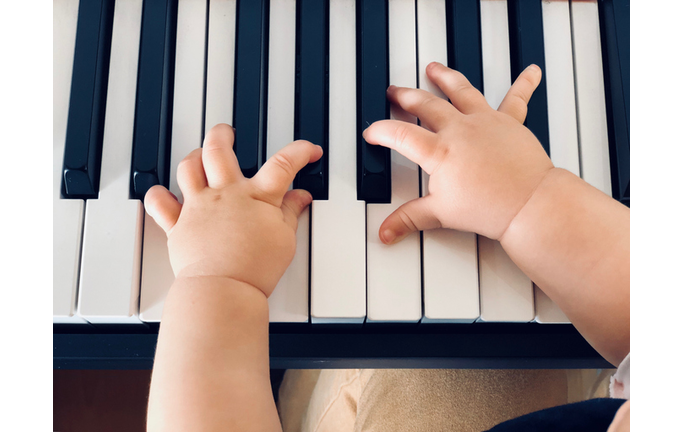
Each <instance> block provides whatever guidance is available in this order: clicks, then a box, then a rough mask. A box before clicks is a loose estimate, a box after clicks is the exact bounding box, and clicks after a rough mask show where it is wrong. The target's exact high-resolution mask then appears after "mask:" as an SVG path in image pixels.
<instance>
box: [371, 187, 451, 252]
mask: <svg viewBox="0 0 683 432" xmlns="http://www.w3.org/2000/svg"><path fill="white" fill-rule="evenodd" d="M429 203H430V197H429V195H428V196H426V197H422V198H417V199H414V200H412V201H408V202H407V203H405V204H403V205H402V206H401V207H399V208H397V209H396V211H394V212H393V213H392V214H390V215H389V216H388V217H387V218H386V219H385V220H384V222H383V223H382V226H380V227H379V238H380V239H381V240H382V242H383V243H384V244H393V243H397V242H399V241H401V240H403V239H404V238H405V237H406V236H407V235H408V234H410V233H412V232H413V231H424V230H429V229H435V228H441V222H440V221H439V219H437V217H436V216H435V215H434V213H433V212H432V210H431V208H430V205H429Z"/></svg>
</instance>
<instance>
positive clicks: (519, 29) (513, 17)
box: [508, 0, 550, 155]
mask: <svg viewBox="0 0 683 432" xmlns="http://www.w3.org/2000/svg"><path fill="white" fill-rule="evenodd" d="M508 19H509V28H510V69H511V72H512V81H513V82H514V81H515V79H517V77H518V76H519V74H520V73H522V71H523V70H524V69H525V68H526V67H527V66H529V65H530V64H532V63H533V64H536V65H538V66H539V67H540V68H541V70H542V71H543V72H544V74H543V78H542V79H541V83H540V84H539V85H538V88H536V91H535V92H534V94H533V96H532V97H531V100H530V101H529V104H528V113H527V117H526V121H525V122H524V124H525V126H526V127H528V128H529V130H531V132H533V133H534V135H536V138H538V140H539V141H540V142H541V145H543V148H544V149H545V151H546V153H548V155H550V138H549V133H548V91H547V89H546V78H545V52H544V45H543V12H542V9H541V0H508Z"/></svg>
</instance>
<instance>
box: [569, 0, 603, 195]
mask: <svg viewBox="0 0 683 432" xmlns="http://www.w3.org/2000/svg"><path fill="white" fill-rule="evenodd" d="M571 15H572V27H573V32H572V35H573V43H574V70H575V76H574V79H575V85H576V104H577V117H578V125H579V143H580V147H579V149H580V151H581V176H582V178H583V179H584V180H585V181H586V182H588V183H589V184H590V185H592V186H594V187H596V188H598V189H600V190H601V191H603V192H604V193H606V194H607V195H609V196H612V185H611V173H610V165H609V142H608V138H607V113H606V108H605V83H604V81H603V79H604V78H603V74H602V51H601V48H600V47H601V45H600V20H599V17H598V2H597V0H592V1H581V2H576V1H574V2H571Z"/></svg>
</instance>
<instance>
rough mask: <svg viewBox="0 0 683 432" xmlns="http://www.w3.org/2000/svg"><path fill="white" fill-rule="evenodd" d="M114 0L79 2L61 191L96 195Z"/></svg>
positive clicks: (71, 194) (68, 195) (70, 195)
mask: <svg viewBox="0 0 683 432" xmlns="http://www.w3.org/2000/svg"><path fill="white" fill-rule="evenodd" d="M113 20H114V0H81V2H80V3H79V6H78V24H77V30H76V45H75V49H74V63H73V71H72V75H71V94H70V99H69V113H68V117H67V126H66V141H65V143H64V166H63V171H62V174H63V176H62V195H63V196H64V197H65V198H96V197H97V194H98V192H99V183H100V166H101V162H102V135H103V134H104V115H105V109H106V102H107V84H108V80H109V55H110V53H111V33H112V22H113Z"/></svg>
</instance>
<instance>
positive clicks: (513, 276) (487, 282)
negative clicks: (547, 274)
mask: <svg viewBox="0 0 683 432" xmlns="http://www.w3.org/2000/svg"><path fill="white" fill-rule="evenodd" d="M480 6H481V9H480V10H481V44H482V67H483V75H484V97H485V98H486V101H487V102H488V103H489V105H490V106H491V107H493V108H496V109H497V108H498V106H499V105H500V103H501V102H502V101H503V98H504V97H505V94H506V93H507V91H508V90H509V88H510V85H511V79H510V51H509V50H510V48H509V47H510V40H509V36H508V14H507V1H505V0H482V1H481V2H480ZM477 242H478V246H479V288H480V303H481V316H480V317H479V321H513V322H527V321H531V320H533V318H534V298H533V285H532V283H531V280H530V279H529V278H528V277H527V276H526V275H525V274H524V273H523V272H522V271H521V270H520V269H519V267H517V265H516V264H515V263H514V262H512V260H511V259H510V257H509V256H508V255H507V253H505V251H504V250H503V247H502V246H501V245H500V243H499V242H497V241H495V240H491V239H489V238H487V237H484V236H477Z"/></svg>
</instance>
